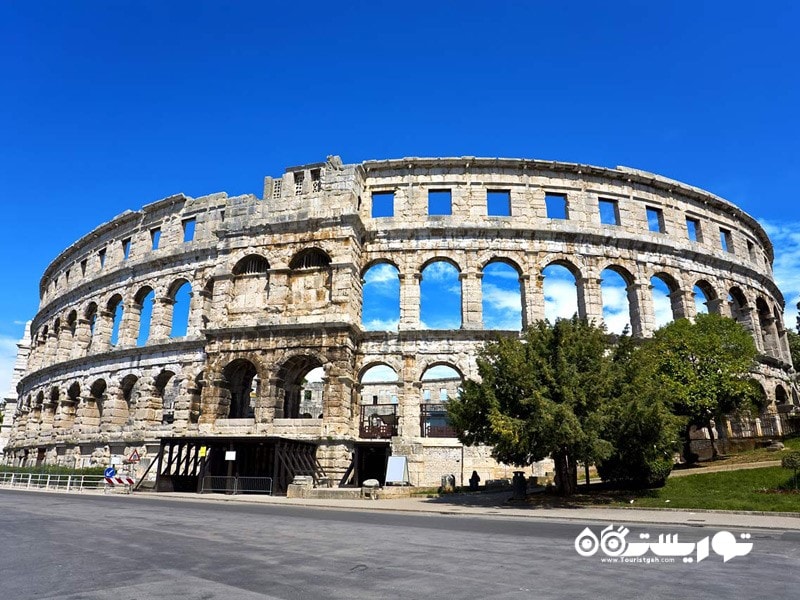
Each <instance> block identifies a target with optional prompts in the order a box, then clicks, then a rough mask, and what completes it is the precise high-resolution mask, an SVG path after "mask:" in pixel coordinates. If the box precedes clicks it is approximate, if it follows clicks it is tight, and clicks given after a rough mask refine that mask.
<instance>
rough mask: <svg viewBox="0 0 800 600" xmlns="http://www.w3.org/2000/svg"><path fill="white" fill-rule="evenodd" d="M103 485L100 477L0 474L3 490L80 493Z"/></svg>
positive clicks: (99, 488) (97, 488)
mask: <svg viewBox="0 0 800 600" xmlns="http://www.w3.org/2000/svg"><path fill="white" fill-rule="evenodd" d="M105 485H106V480H105V477H103V476H102V475H53V474H51V473H8V472H0V487H5V488H14V489H44V490H53V491H59V492H82V491H84V490H102V489H104V488H105Z"/></svg>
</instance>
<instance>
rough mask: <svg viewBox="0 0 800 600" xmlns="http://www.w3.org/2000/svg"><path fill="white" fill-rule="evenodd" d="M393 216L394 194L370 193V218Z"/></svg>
mask: <svg viewBox="0 0 800 600" xmlns="http://www.w3.org/2000/svg"><path fill="white" fill-rule="evenodd" d="M393 216H394V192H373V193H372V218H373V219H374V218H378V217H393Z"/></svg>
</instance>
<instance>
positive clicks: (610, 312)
mask: <svg viewBox="0 0 800 600" xmlns="http://www.w3.org/2000/svg"><path fill="white" fill-rule="evenodd" d="M620 281H621V285H620V283H619V282H616V281H605V280H604V281H603V284H602V285H601V287H600V291H601V293H602V297H603V322H604V323H605V324H606V329H607V330H608V331H609V333H622V331H623V330H624V329H625V327H627V326H628V325H629V324H630V322H631V317H630V307H629V305H628V292H627V290H626V289H625V282H624V281H623V280H622V278H620Z"/></svg>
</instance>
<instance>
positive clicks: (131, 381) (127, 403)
mask: <svg viewBox="0 0 800 600" xmlns="http://www.w3.org/2000/svg"><path fill="white" fill-rule="evenodd" d="M138 383H139V378H138V377H136V375H126V376H125V377H123V378H122V381H121V382H120V392H121V394H122V400H123V402H124V406H121V407H120V408H121V409H122V410H123V414H121V415H120V417H119V418H118V419H115V421H117V423H118V424H120V425H121V424H124V423H127V422H131V421H132V420H133V415H134V414H135V409H136V406H137V404H138V400H139V396H140V392H139V389H138Z"/></svg>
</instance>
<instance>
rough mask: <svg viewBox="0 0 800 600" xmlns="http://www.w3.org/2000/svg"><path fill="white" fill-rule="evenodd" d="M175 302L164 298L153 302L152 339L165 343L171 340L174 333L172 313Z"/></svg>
mask: <svg viewBox="0 0 800 600" xmlns="http://www.w3.org/2000/svg"><path fill="white" fill-rule="evenodd" d="M174 307H175V300H174V299H173V298H170V297H168V296H162V297H160V298H158V299H157V300H156V301H155V302H153V314H152V316H151V317H150V339H151V340H153V341H164V340H167V339H169V334H170V332H171V331H172V312H173V308H174Z"/></svg>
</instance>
